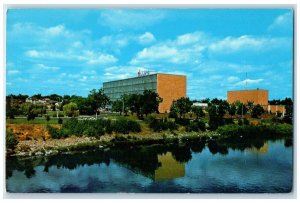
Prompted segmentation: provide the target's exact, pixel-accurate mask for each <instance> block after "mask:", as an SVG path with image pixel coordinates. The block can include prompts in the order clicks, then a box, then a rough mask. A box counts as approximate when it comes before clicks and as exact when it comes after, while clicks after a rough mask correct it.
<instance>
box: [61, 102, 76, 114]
mask: <svg viewBox="0 0 300 203" xmlns="http://www.w3.org/2000/svg"><path fill="white" fill-rule="evenodd" d="M63 109H64V112H65V114H66V115H67V116H69V117H76V116H78V107H77V104H76V103H74V102H70V103H69V104H66V105H64V106H63Z"/></svg>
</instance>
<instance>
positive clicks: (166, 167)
mask: <svg viewBox="0 0 300 203" xmlns="http://www.w3.org/2000/svg"><path fill="white" fill-rule="evenodd" d="M157 158H158V161H159V162H160V163H161V166H160V167H159V168H157V169H156V170H155V172H154V180H156V181H162V180H171V179H174V178H178V177H183V176H184V175H185V166H184V163H180V162H178V161H176V160H175V159H174V157H173V156H172V153H171V152H167V153H165V154H163V155H157Z"/></svg>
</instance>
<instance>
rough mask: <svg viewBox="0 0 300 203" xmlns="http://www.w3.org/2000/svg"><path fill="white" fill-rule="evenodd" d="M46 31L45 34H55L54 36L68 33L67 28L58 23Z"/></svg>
mask: <svg viewBox="0 0 300 203" xmlns="http://www.w3.org/2000/svg"><path fill="white" fill-rule="evenodd" d="M44 32H45V34H48V35H53V36H55V35H60V34H67V33H68V32H67V31H66V29H65V26H63V25H57V26H54V27H50V28H46V29H45V31H44Z"/></svg>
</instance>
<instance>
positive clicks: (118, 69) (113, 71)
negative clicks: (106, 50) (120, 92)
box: [103, 66, 148, 81]
mask: <svg viewBox="0 0 300 203" xmlns="http://www.w3.org/2000/svg"><path fill="white" fill-rule="evenodd" d="M139 70H140V71H145V70H148V69H147V68H145V67H142V66H111V67H107V68H105V69H104V74H103V75H104V76H105V77H104V78H103V79H104V80H105V81H108V80H118V79H125V78H130V77H135V76H137V73H138V71H139Z"/></svg>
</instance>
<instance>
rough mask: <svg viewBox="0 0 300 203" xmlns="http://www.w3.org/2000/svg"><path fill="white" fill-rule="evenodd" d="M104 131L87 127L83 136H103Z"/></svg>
mask: <svg viewBox="0 0 300 203" xmlns="http://www.w3.org/2000/svg"><path fill="white" fill-rule="evenodd" d="M104 133H105V131H104V129H103V128H101V127H100V128H97V129H95V128H93V127H91V126H90V127H88V128H87V129H86V130H85V131H84V132H83V134H84V135H87V136H89V137H95V136H101V135H104Z"/></svg>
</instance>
